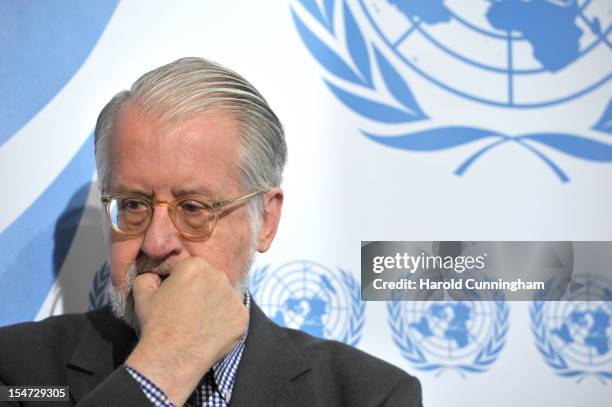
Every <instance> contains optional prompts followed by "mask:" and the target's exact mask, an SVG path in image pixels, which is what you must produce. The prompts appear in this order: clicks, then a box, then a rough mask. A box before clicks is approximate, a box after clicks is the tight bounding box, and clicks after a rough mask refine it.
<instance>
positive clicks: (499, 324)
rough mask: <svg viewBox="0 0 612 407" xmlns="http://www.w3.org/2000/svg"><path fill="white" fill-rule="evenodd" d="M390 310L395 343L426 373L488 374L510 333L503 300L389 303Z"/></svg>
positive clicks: (390, 322)
mask: <svg viewBox="0 0 612 407" xmlns="http://www.w3.org/2000/svg"><path fill="white" fill-rule="evenodd" d="M388 311H389V324H390V326H391V330H392V333H393V339H394V341H395V343H396V344H397V345H398V346H399V347H400V349H401V351H402V354H403V355H404V357H405V358H406V359H407V360H408V361H409V362H411V363H412V364H413V366H414V367H416V368H417V369H420V370H429V371H432V370H433V371H438V372H443V371H445V370H457V371H458V372H459V373H460V374H462V375H463V374H464V373H474V372H482V371H485V370H486V369H488V367H489V366H490V365H491V363H493V362H494V361H495V360H496V358H497V355H498V354H499V352H500V351H501V349H502V348H503V346H504V343H505V335H506V332H507V329H508V324H507V321H508V307H507V304H506V303H505V302H503V301H497V302H496V301H429V302H427V301H389V303H388Z"/></svg>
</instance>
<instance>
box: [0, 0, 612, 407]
mask: <svg viewBox="0 0 612 407" xmlns="http://www.w3.org/2000/svg"><path fill="white" fill-rule="evenodd" d="M71 3H72V2H68V1H67V2H59V1H58V2H36V3H34V2H32V3H27V4H19V5H11V6H9V5H7V4H5V5H2V6H0V7H2V8H4V10H3V12H2V13H0V15H1V17H0V22H2V23H3V26H5V27H8V28H7V29H6V30H5V32H4V33H3V34H0V41H2V46H3V47H5V46H6V47H7V49H10V53H9V57H10V58H7V59H5V60H3V61H2V67H1V68H0V84H1V85H2V89H3V90H2V91H0V92H6V95H7V96H6V97H2V98H0V99H4V101H3V102H0V103H2V108H0V110H4V113H1V112H0V120H2V121H4V124H2V125H0V132H1V133H0V183H1V187H0V190H2V191H4V192H3V193H2V209H3V210H2V211H1V213H0V251H1V256H0V257H1V259H0V302H1V309H0V324H2V325H5V324H10V323H16V322H20V321H26V320H32V319H41V318H44V317H46V316H48V315H50V314H58V313H65V312H78V311H84V310H87V309H89V308H90V307H92V306H96V305H99V303H101V302H103V300H104V298H102V292H103V290H102V289H101V287H102V286H103V284H104V283H105V281H106V279H105V271H104V270H102V271H100V270H101V269H102V266H103V264H104V260H105V255H106V254H105V249H104V244H103V242H102V236H101V234H100V227H99V224H100V218H99V203H98V195H97V190H96V187H95V184H91V183H90V182H91V181H94V180H95V174H94V167H93V148H92V146H91V132H92V130H93V127H94V124H95V120H96V117H97V114H98V113H99V111H100V109H101V108H102V107H103V106H104V104H105V103H106V102H107V101H108V100H109V99H110V98H111V97H112V96H113V95H114V94H115V93H117V92H118V91H120V90H122V89H126V88H129V86H130V85H131V83H132V82H133V81H134V80H135V79H136V78H137V77H138V76H140V75H141V74H142V73H144V72H146V71H148V70H150V69H152V68H154V67H157V66H159V65H162V64H165V63H167V62H169V61H172V60H175V59H177V58H180V57H183V56H202V57H205V58H208V59H211V60H214V61H217V62H220V63H222V64H224V65H225V66H227V67H230V68H231V69H233V70H235V71H237V72H239V73H241V74H242V75H244V76H245V77H246V78H247V79H248V80H249V81H251V82H252V83H253V84H254V85H255V86H256V87H257V88H258V89H259V90H260V91H261V93H262V94H263V95H264V96H265V97H266V98H267V100H268V102H269V103H270V105H271V106H272V108H273V109H274V110H275V111H276V113H277V114H278V116H279V117H280V118H281V121H282V123H283V124H284V126H285V130H286V137H287V143H288V146H289V161H288V165H287V168H286V171H285V177H284V184H283V188H284V190H285V205H284V208H283V217H282V221H281V225H280V230H279V232H278V235H277V237H276V240H275V242H274V244H273V247H272V249H271V250H270V251H269V252H268V253H266V254H264V255H260V256H259V257H258V258H257V261H256V265H255V268H254V273H255V275H257V276H258V277H259V278H261V279H260V280H259V281H257V282H256V286H255V287H254V290H255V291H256V292H255V293H254V294H255V297H256V299H257V300H258V301H259V302H260V303H266V302H269V303H275V302H274V301H276V304H277V305H279V304H280V302H283V301H284V303H285V306H287V307H289V308H282V309H281V308H277V309H275V308H274V306H273V305H271V306H270V307H269V308H268V309H267V311H269V313H270V316H271V317H273V318H275V319H276V320H277V321H278V320H279V317H283V321H284V322H285V323H287V324H294V325H295V324H297V326H298V327H299V326H303V327H304V329H306V330H309V331H310V332H314V333H316V332H319V331H320V332H321V334H322V335H323V336H327V337H332V338H335V339H341V340H342V339H344V340H346V341H347V342H349V343H352V344H355V346H357V347H358V348H360V349H363V350H365V351H367V352H370V353H372V354H374V355H376V356H378V357H380V358H383V359H385V360H387V361H389V362H390V363H392V364H394V365H397V366H399V367H400V368H402V369H405V370H406V371H408V372H410V373H412V374H415V375H417V376H418V377H419V379H420V380H421V382H422V384H423V389H424V401H425V404H426V405H430V406H436V405H445V406H466V405H473V406H488V405H497V406H514V405H533V406H536V405H537V406H575V405H579V404H581V405H588V406H604V405H609V400H611V399H612V390H611V387H610V384H611V383H610V381H611V380H612V350H610V344H611V343H612V342H611V340H610V338H612V329H611V328H610V322H609V320H608V325H607V328H605V329H604V331H603V332H604V333H605V335H607V336H605V338H606V339H605V340H606V341H607V342H606V343H607V344H608V346H607V347H604V348H600V349H599V353H598V355H597V357H598V358H599V359H597V360H598V361H599V362H598V363H599V364H598V365H594V364H593V363H591V362H589V361H590V359H589V357H590V356H589V355H590V353H589V352H591V351H592V350H589V349H586V350H585V348H584V347H583V348H581V349H582V350H583V351H584V352H586V353H584V352H583V353H582V354H581V353H580V349H578V348H576V349H577V350H576V352H578V353H575V354H576V355H578V356H576V357H572V354H571V351H572V348H571V346H570V347H569V348H566V347H564V346H563V345H564V344H563V342H560V341H559V339H558V338H555V336H554V334H553V333H551V332H548V335H547V336H545V337H539V338H538V336H537V335H536V333H538V332H544V331H542V330H541V329H544V328H542V327H543V325H542V323H541V321H539V320H537V315H543V317H544V318H546V316H547V315H549V313H548V314H547V312H548V311H547V310H548V308H547V305H545V306H544V308H543V309H539V314H538V309H537V308H534V304H531V303H527V302H517V303H509V304H507V308H508V319H507V320H505V321H502V320H500V318H501V317H500V316H499V315H493V316H491V317H490V318H492V322H491V323H492V324H493V325H495V324H498V325H499V326H500V327H502V328H507V332H506V333H503V332H497V338H494V339H495V340H496V341H497V342H496V343H498V344H503V346H501V347H500V348H499V349H496V350H494V351H492V352H489V353H490V355H489V357H490V363H487V364H486V365H485V364H480V365H479V364H478V361H477V360H476V358H475V355H476V354H475V353H471V354H468V355H467V356H465V357H464V358H463V359H461V358H460V359H457V358H453V357H449V358H448V360H447V361H445V362H444V363H443V364H444V367H443V368H438V369H430V370H423V369H419V367H421V368H422V367H423V363H416V362H415V361H414V360H412V361H411V360H409V358H407V357H406V355H407V354H409V353H410V352H407V349H406V346H407V345H406V344H405V343H404V345H403V347H402V345H401V344H399V345H398V344H397V343H396V342H394V338H395V340H396V341H397V340H398V338H399V339H401V338H404V339H405V337H404V336H405V335H404V333H405V331H401V330H399V331H398V330H397V329H396V331H394V330H393V329H392V326H393V324H390V322H391V321H390V320H389V312H390V311H389V310H390V308H389V307H388V306H387V304H385V303H383V302H371V303H367V304H366V303H359V301H355V298H354V295H353V294H354V293H355V290H354V289H355V286H354V285H351V284H354V282H355V281H358V279H359V270H360V264H359V258H360V257H359V256H360V241H361V240H419V241H422V240H556V241H559V240H612V212H611V211H610V210H609V208H610V207H612V193H611V192H610V188H609V185H610V181H611V180H612V166H611V165H610V162H611V161H612V143H611V140H610V135H611V133H610V131H611V130H610V128H611V126H610V120H612V108H611V107H610V96H611V91H612V83H611V81H610V80H609V79H610V76H611V72H612V71H611V70H610V68H611V67H612V52H611V50H610V47H611V45H610V43H611V41H612V39H611V38H612V36H611V35H610V24H611V21H612V4H611V3H610V2H609V1H607V0H600V1H596V0H593V1H589V0H586V1H579V2H577V3H575V2H573V1H544V0H534V1H533V2H515V1H511V0H508V1H507V2H503V1H500V2H492V3H491V2H487V1H470V2H467V1H447V2H413V3H412V4H413V5H412V6H410V7H412V8H411V9H408V8H409V6H406V5H404V6H402V7H406V9H401V8H400V6H401V4H402V3H400V2H398V3H400V5H396V6H394V5H393V4H392V3H394V2H393V1H365V0H364V1H358V0H349V1H346V2H345V1H342V0H337V1H332V0H324V1H316V0H312V1H309V0H304V1H302V2H300V1H274V2H254V1H238V0H235V1H231V2H229V1H221V0H219V1H216V0H214V1H213V0H207V1H180V2H163V1H149V2H128V1H126V2H121V3H119V4H115V3H114V2H103V3H104V4H103V5H100V3H98V5H97V6H95V7H94V5H93V4H94V3H89V5H87V4H85V5H80V6H79V7H76V6H75V5H74V4H71ZM438 3H439V4H438ZM75 4H76V3H75ZM504 4H505V6H504ZM493 7H498V9H496V10H495V13H497V14H495V13H494V12H493V10H492V8H493ZM504 7H506V9H504ZM513 7H514V8H513ZM520 7H525V9H524V10H521V9H520ZM528 7H532V8H528ZM511 12H517V13H518V12H524V13H523V14H511ZM317 13H318V14H317ZM504 13H506V14H504ZM508 13H510V14H508ZM547 13H549V14H547ZM572 13H573V14H572ZM525 16H527V17H525ZM568 16H570V17H572V16H573V17H572V18H569V17H568ZM94 22H95V24H94ZM96 24H97V26H96ZM503 24H516V25H515V26H513V27H512V28H513V29H514V30H513V31H503V30H501V29H499V27H501V26H503ZM561 24H565V26H564V25H561ZM98 26H99V30H98V31H96V29H95V27H98ZM92 27H94V28H92ZM478 27H480V28H478ZM482 27H484V28H482ZM534 27H535V28H534ZM538 27H540V29H541V30H540V31H538ZM485 28H486V29H485ZM548 28H550V29H551V30H556V31H555V32H556V33H558V34H555V35H552V36H551V35H549V34H547V31H546V30H547V29H548ZM88 30H89V31H88ZM479 30H480V31H479ZM485 31H486V32H488V33H489V34H486V32H485ZM491 33H493V34H494V35H493V34H491ZM508 33H509V34H508ZM410 35H413V36H410ZM504 35H509V36H510V37H511V40H509V41H507V40H504V39H503V37H504ZM428 36H429V37H428ZM544 40H546V41H551V42H550V44H548V43H544V42H543V41H544ZM49 41H50V42H49ZM538 41H540V42H538ZM58 44H60V45H61V48H58ZM394 44H395V45H397V46H394ZM432 44H434V45H432ZM54 46H55V47H56V49H54V48H53V47H54ZM542 47H544V48H542ZM543 49H544V50H546V49H552V50H553V52H552V54H551V55H552V56H551V55H549V54H546V52H545V51H542V50H543ZM453 50H454V51H453ZM508 52H510V53H511V54H512V56H510V54H508ZM542 52H544V54H542ZM37 58H38V59H37ZM71 58H72V59H71ZM470 61H471V62H470ZM474 61H475V62H474ZM347 69H348V71H347ZM346 72H352V74H347V73H346ZM26 74H28V75H26ZM53 75H55V76H53ZM326 81H327V82H328V83H330V84H331V85H327V84H326ZM52 85H53V86H52ZM333 89H339V90H336V92H335V94H334V91H333ZM342 92H344V93H342ZM509 93H511V94H512V96H510V95H509ZM559 99H561V100H559ZM16 101H17V102H16ZM21 102H23V103H21ZM521 104H525V105H529V106H522V105H521ZM532 105H535V106H532ZM24 112H25V113H24ZM20 115H21V116H23V118H22V119H20V120H16V119H15V120H13V119H14V118H15V117H18V116H19V117H21V116H20ZM394 118H395V119H394ZM458 129H459V130H458ZM460 129H467V130H465V131H463V130H460ZM485 129H486V130H485ZM487 132H488V133H487ZM365 133H368V134H373V135H380V136H382V137H383V138H381V139H380V141H374V140H373V139H371V138H368V137H367V136H366V135H365ZM485 133H486V136H484V135H483V136H482V137H480V138H470V137H472V136H474V135H478V134H485ZM466 134H467V136H466ZM390 137H399V139H396V140H400V139H401V140H404V141H405V143H404V144H402V145H400V146H399V147H398V146H397V145H396V146H395V147H394V146H391V145H390V144H392V143H393V142H392V141H389V140H391V139H390ZM402 137H403V138H402ZM504 137H505V138H504ZM415 140H416V141H415ZM497 140H500V141H504V140H505V142H503V143H500V144H497V145H494V146H492V147H491V149H490V150H484V151H483V154H482V155H478V156H477V157H476V158H475V160H474V161H473V162H472V164H471V165H469V166H468V167H467V169H465V171H464V172H461V171H459V170H458V168H461V167H460V166H461V164H462V163H464V162H465V161H466V160H468V159H469V157H471V156H473V155H474V154H476V152H477V151H479V150H481V149H483V148H484V147H485V146H487V145H489V144H491V143H493V142H494V141H497ZM398 143H400V144H401V142H400V141H398ZM526 146H527V147H526ZM457 172H461V174H457ZM83 207H85V209H84V210H82V208H83ZM296 261H297V263H295V262H296ZM266 267H267V268H266ZM262 270H263V271H262ZM305 270H306V271H305ZM309 270H310V271H312V273H310V274H308V271H309ZM99 271H100V272H99ZM272 271H274V272H275V273H277V274H278V275H280V276H285V275H286V276H287V277H286V278H288V279H289V280H288V281H290V280H291V278H292V277H291V276H292V275H297V274H300V273H302V274H308V275H309V276H316V278H314V279H311V280H312V281H310V282H309V283H308V284H310V285H311V286H312V285H315V286H316V285H317V284H319V285H322V284H323V285H325V284H324V283H322V282H324V280H325V277H324V276H327V278H329V279H330V280H329V281H331V283H330V284H331V286H332V288H331V289H329V290H331V291H330V292H333V293H334V295H335V296H334V295H331V294H330V295H328V296H327V297H326V296H323V297H322V300H325V299H326V298H327V299H328V300H329V301H331V302H334V301H335V302H337V303H342V304H344V305H343V306H341V307H340V306H339V307H337V308H334V307H331V306H329V307H328V308H327V311H326V313H325V314H324V315H321V314H318V316H317V315H315V313H313V312H311V313H310V314H309V316H308V315H306V314H305V312H306V311H304V310H305V308H304V307H312V306H313V303H312V302H309V301H308V300H309V299H310V300H312V296H313V295H312V290H311V289H310V288H308V289H307V288H305V287H306V286H303V287H302V289H303V294H304V295H303V298H301V299H299V298H298V299H295V298H293V299H294V300H296V301H295V302H294V305H295V304H298V305H297V307H298V308H291V309H290V305H287V304H288V303H287V300H288V298H287V295H288V294H287V293H286V292H285V293H282V292H279V291H278V289H277V288H275V287H274V286H270V287H271V288H269V292H270V293H271V294H269V295H268V294H266V291H265V290H264V288H265V285H266V284H267V281H268V280H266V279H267V278H268V277H269V275H270V274H271V272H272ZM347 272H348V275H349V276H350V275H352V276H353V277H354V279H353V280H351V279H350V277H347ZM96 273H97V274H96ZM257 273H259V274H257ZM292 273H293V274H292ZM296 273H297V274H296ZM321 276H323V277H321ZM291 281H292V280H291ZM325 281H328V280H325ZM291 284H293V283H291ZM296 284H297V283H296ZM304 284H306V283H304ZM309 287H310V286H309ZM259 288H260V289H259ZM275 290H276V291H275ZM309 293H310V294H309ZM275 295H276V297H274V296H275ZM309 295H310V297H309V298H306V297H308V296H309ZM266 296H267V297H266ZM273 297H274V301H273ZM329 301H328V302H329ZM323 302H325V301H323ZM327 305H329V304H327ZM300 307H301V308H300ZM607 307H608V308H607V310H608V316H610V314H609V310H610V308H609V304H608V305H607ZM264 309H265V307H264ZM604 309H605V308H604ZM311 311H312V309H311ZM534 312H535V315H536V318H535V319H534ZM290 313H293V314H292V315H293V317H295V316H296V315H297V316H298V319H297V320H296V319H295V318H293V317H292V318H293V319H292V318H289V317H288V315H289V314H290ZM306 313H307V312H306ZM400 317H401V315H400ZM300 318H301V319H300ZM308 318H310V320H309V321H310V325H309V326H310V328H306V325H305V321H306V319H308ZM502 319H503V318H502ZM396 328H397V326H396ZM406 329H408V328H406ZM403 335H404V336H403ZM491 335H493V336H495V334H491ZM426 339H427V338H424V340H426ZM400 342H401V340H400ZM417 345H418V344H417ZM417 345H415V346H417ZM451 345H452V344H450V345H449V346H451ZM546 345H550V346H551V348H550V349H552V353H551V352H548V353H546V352H543V351H541V350H539V349H538V346H540V348H542V346H544V347H545V346H546ZM565 345H567V343H566V344H565ZM478 346H479V344H474V349H476V350H475V351H474V352H476V351H477V350H479V348H478ZM572 346H573V345H572ZM424 349H425V348H424ZM402 350H404V352H403V353H402ZM566 351H567V352H570V353H564V352H566ZM476 353H477V352H476ZM580 355H582V356H580ZM585 355H586V356H585ZM424 357H425V358H426V359H427V357H428V355H427V353H426V352H425V355H424ZM559 357H561V359H562V360H563V361H564V363H565V364H566V365H565V366H564V365H563V364H561V363H559ZM555 360H556V361H557V363H556V364H555ZM459 364H464V365H469V366H471V367H476V368H478V369H480V370H482V371H481V372H472V371H469V370H466V369H463V370H462V369H460V368H458V367H457V366H459ZM572 371H573V372H579V373H576V374H574V375H569V374H568V372H572ZM564 374H565V375H566V376H568V377H566V376H564ZM606 400H607V402H606Z"/></svg>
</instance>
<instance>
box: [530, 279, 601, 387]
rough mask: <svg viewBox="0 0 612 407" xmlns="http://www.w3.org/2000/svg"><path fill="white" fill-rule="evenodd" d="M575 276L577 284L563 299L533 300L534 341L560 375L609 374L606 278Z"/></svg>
mask: <svg viewBox="0 0 612 407" xmlns="http://www.w3.org/2000/svg"><path fill="white" fill-rule="evenodd" d="M577 280H578V284H579V285H580V286H581V288H580V289H579V290H576V291H575V292H573V293H570V294H568V295H567V296H564V299H565V300H564V301H554V302H534V304H533V306H532V311H531V314H532V322H533V331H534V334H535V335H536V343H537V345H538V348H539V349H540V352H541V353H542V354H543V356H544V357H545V360H546V362H547V363H548V364H549V365H551V367H553V368H555V369H556V370H558V371H559V373H560V374H563V375H564V376H578V377H582V376H588V375H596V376H599V377H600V378H608V379H609V378H612V290H611V289H610V287H611V285H610V282H609V281H606V280H605V279H604V278H603V277H601V276H594V275H586V276H584V275H583V276H579V277H577ZM566 371H568V372H570V373H573V374H567V372H566Z"/></svg>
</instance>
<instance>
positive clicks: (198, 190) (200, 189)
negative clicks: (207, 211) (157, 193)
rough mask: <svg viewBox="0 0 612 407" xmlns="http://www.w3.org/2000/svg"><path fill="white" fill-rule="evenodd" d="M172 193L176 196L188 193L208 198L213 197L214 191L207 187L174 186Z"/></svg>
mask: <svg viewBox="0 0 612 407" xmlns="http://www.w3.org/2000/svg"><path fill="white" fill-rule="evenodd" d="M172 194H173V195H174V196H176V197H180V196H187V195H202V196H205V197H207V198H212V197H213V195H214V194H213V193H212V192H211V191H210V190H209V189H208V188H206V187H197V188H176V189H175V188H173V189H172Z"/></svg>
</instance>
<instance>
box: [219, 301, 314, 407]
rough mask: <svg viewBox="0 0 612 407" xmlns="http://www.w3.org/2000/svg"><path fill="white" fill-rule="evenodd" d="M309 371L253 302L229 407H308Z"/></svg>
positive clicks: (298, 353) (291, 344)
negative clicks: (247, 331)
mask: <svg viewBox="0 0 612 407" xmlns="http://www.w3.org/2000/svg"><path fill="white" fill-rule="evenodd" d="M309 370H310V366H309V365H308V363H307V362H306V360H305V359H304V358H303V357H302V355H301V352H300V351H299V350H298V349H297V348H296V346H295V345H294V344H293V342H291V340H290V339H289V337H288V336H287V334H286V333H285V332H284V331H283V330H282V329H281V328H279V327H278V326H277V325H275V324H274V323H272V322H271V321H270V320H269V319H268V318H267V317H266V316H265V315H264V313H263V312H262V311H261V309H260V308H259V307H258V306H257V304H255V302H254V301H252V302H251V312H250V320H249V333H248V336H247V340H246V345H245V349H244V353H243V354H242V358H241V360H240V365H239V367H238V373H237V377H236V382H235V384H234V388H233V390H232V397H231V400H230V407H256V406H289V405H290V406H295V407H300V406H308V405H309V404H310V402H309V399H308V394H309V392H308V390H309V389H310V387H311V386H310V383H311V382H310V375H309Z"/></svg>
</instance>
